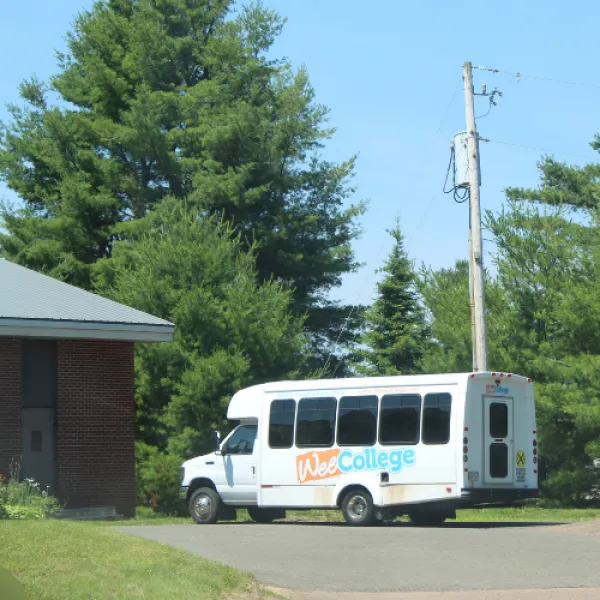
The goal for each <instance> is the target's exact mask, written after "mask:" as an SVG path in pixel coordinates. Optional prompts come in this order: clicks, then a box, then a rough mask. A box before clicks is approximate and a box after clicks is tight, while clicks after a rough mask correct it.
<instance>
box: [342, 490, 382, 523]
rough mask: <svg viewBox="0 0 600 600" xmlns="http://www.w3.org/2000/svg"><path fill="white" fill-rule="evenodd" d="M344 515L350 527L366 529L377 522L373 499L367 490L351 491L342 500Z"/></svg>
mask: <svg viewBox="0 0 600 600" xmlns="http://www.w3.org/2000/svg"><path fill="white" fill-rule="evenodd" d="M342 514H343V515H344V519H345V521H346V523H348V525H352V526H354V527H361V526H362V527H365V526H367V525H372V524H373V521H374V520H375V507H374V506H373V498H371V494H369V492H367V490H363V489H354V490H350V491H349V492H348V493H347V494H346V495H345V496H344V499H343V500H342Z"/></svg>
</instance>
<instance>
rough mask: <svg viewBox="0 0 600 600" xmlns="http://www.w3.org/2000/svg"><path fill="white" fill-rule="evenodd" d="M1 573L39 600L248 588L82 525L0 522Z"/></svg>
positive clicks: (151, 598)
mask: <svg viewBox="0 0 600 600" xmlns="http://www.w3.org/2000/svg"><path fill="white" fill-rule="evenodd" d="M0 567H3V568H4V569H6V570H7V571H9V572H10V573H12V574H13V575H14V576H15V577H16V578H17V579H18V580H19V581H20V582H21V583H22V584H24V585H25V586H26V589H27V591H28V593H29V595H30V597H31V598H36V599H39V600H91V599H93V600H108V599H113V598H119V599H123V598H124V599H127V600H136V599H138V598H139V599H144V600H164V599H165V598H177V600H187V599H190V600H191V599H192V598H193V599H194V600H209V599H215V600H216V599H220V598H224V597H227V596H231V595H234V594H235V595H237V594H238V593H244V592H245V590H249V589H250V588H253V587H254V584H253V583H252V579H251V577H250V576H249V575H246V574H243V573H240V572H238V571H236V570H234V569H231V568H229V567H225V566H223V565H220V564H217V563H213V562H211V561H208V560H205V559H202V558H199V557H196V556H193V555H192V554H189V553H188V552H184V551H182V550H176V549H174V548H171V547H170V546H167V545H164V544H159V543H157V542H152V541H149V540H143V539H140V538H136V537H134V536H129V535H127V534H123V533H119V532H117V531H112V530H109V529H107V528H104V527H96V526H93V525H92V524H90V523H81V522H68V521H55V520H45V521H0ZM261 595H262V594H261Z"/></svg>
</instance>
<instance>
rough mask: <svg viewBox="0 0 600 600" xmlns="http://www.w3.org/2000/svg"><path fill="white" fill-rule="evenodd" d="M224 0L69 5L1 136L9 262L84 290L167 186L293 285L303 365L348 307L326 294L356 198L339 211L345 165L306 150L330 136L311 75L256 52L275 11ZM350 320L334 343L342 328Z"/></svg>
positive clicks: (341, 268)
mask: <svg viewBox="0 0 600 600" xmlns="http://www.w3.org/2000/svg"><path fill="white" fill-rule="evenodd" d="M232 6H233V2H232V1H231V0H161V1H160V2H157V1H154V0H103V1H100V2H97V3H96V4H95V5H94V8H93V9H92V10H91V11H90V12H84V13H83V14H81V15H80V16H79V17H78V18H77V20H76V22H75V26H74V30H73V32H72V33H71V34H70V35H69V36H68V46H69V51H68V53H67V54H65V55H63V56H61V57H60V70H59V72H58V74H57V75H56V76H55V77H53V78H52V80H51V82H50V84H51V87H52V89H53V91H55V92H56V93H57V94H58V97H59V100H60V101H59V103H58V104H56V105H51V104H50V102H49V100H48V96H47V94H46V91H47V90H46V86H45V85H44V84H43V83H41V82H39V81H37V80H35V79H32V80H29V81H26V82H25V83H24V84H23V85H22V86H21V96H22V98H23V100H24V102H25V106H24V107H23V108H20V107H12V109H11V112H12V121H11V122H10V123H9V124H8V125H6V126H5V127H4V128H3V129H2V130H0V177H2V178H3V179H4V181H6V183H7V184H8V186H9V187H10V188H12V189H13V190H14V191H15V192H16V193H17V194H18V195H19V196H20V197H21V199H22V200H23V202H24V204H25V208H24V209H23V210H17V211H12V210H10V209H8V208H7V209H6V210H5V211H4V214H3V220H4V227H5V229H6V230H7V232H8V234H7V235H3V236H1V237H0V247H1V248H2V251H3V252H4V253H5V254H6V255H7V256H9V257H10V258H12V259H14V260H17V261H18V262H20V263H22V264H24V265H26V266H29V267H31V268H34V269H36V270H39V271H45V272H47V273H49V274H51V275H54V276H56V277H59V278H61V279H64V280H66V281H68V282H70V283H73V284H76V285H79V286H81V287H84V288H87V289H93V287H94V277H95V265H96V263H97V262H98V261H99V260H101V259H103V258H107V257H110V256H111V255H112V251H113V247H114V244H115V243H116V242H117V241H118V240H121V239H127V238H128V236H130V235H131V234H130V231H131V225H132V223H135V222H136V221H137V220H139V219H141V218H143V217H144V216H145V215H146V214H148V212H150V211H152V210H154V208H155V207H156V205H157V203H160V201H161V200H162V199H163V198H165V197H167V196H172V197H174V198H177V199H178V200H180V201H183V200H185V201H186V202H187V203H188V205H189V206H191V205H192V204H194V205H196V206H197V207H198V208H199V210H202V211H206V212H207V213H208V214H212V215H216V216H217V217H218V218H223V219H225V220H229V221H231V222H232V223H233V224H234V227H235V229H236V231H237V232H239V233H240V234H241V235H242V237H241V240H242V243H243V244H244V246H245V247H246V248H250V247H254V246H255V244H257V246H256V268H257V271H258V276H259V278H260V279H261V280H264V281H267V280H270V279H271V278H273V277H274V278H276V279H278V280H280V281H282V282H283V283H284V284H285V285H287V286H289V287H290V289H293V290H294V292H293V303H292V308H293V310H294V313H295V314H296V315H298V316H300V315H302V316H304V314H305V313H307V320H306V326H307V329H308V331H310V332H311V334H312V336H313V350H314V352H315V354H316V361H317V363H319V364H322V362H323V360H322V358H321V357H320V355H321V354H326V353H327V352H328V350H329V346H330V343H331V340H332V339H335V338H336V337H337V335H338V333H339V332H340V331H341V327H342V322H343V319H344V317H345V316H346V315H347V314H348V310H347V308H346V307H342V306H339V305H337V304H336V303H332V302H330V301H329V300H328V293H329V291H330V289H331V288H332V287H335V286H338V285H340V283H341V277H342V275H343V274H344V273H347V272H351V271H353V270H355V268H356V267H357V263H356V262H355V260H354V256H353V252H352V249H351V242H352V240H353V239H354V238H355V237H356V236H357V234H358V229H357V226H356V220H357V217H358V216H359V215H360V214H361V213H362V212H363V210H364V206H363V205H361V204H359V205H356V206H350V207H348V206H347V200H348V199H349V197H350V196H351V195H352V194H353V192H354V190H353V188H352V186H351V185H350V179H351V177H352V175H353V172H354V160H353V159H352V158H350V159H349V160H348V161H347V162H343V163H341V164H335V163H331V162H327V161H325V160H323V159H322V158H321V157H320V155H319V151H320V149H321V148H322V146H323V144H324V143H325V142H326V140H327V139H328V138H329V137H330V136H331V135H332V133H333V130H332V129H328V128H327V127H326V119H327V110H326V109H325V108H324V107H323V106H321V105H319V104H317V103H316V102H315V100H314V96H315V93H314V90H313V89H312V87H311V85H310V82H309V79H308V74H307V73H306V71H305V70H304V69H300V70H298V71H296V72H294V71H292V69H291V67H290V66H289V64H287V63H286V62H284V61H280V60H271V59H269V58H267V53H268V51H269V50H270V48H271V46H272V44H273V42H274V40H275V39H276V37H277V36H278V35H279V33H280V31H281V29H282V26H283V20H282V19H281V18H280V17H279V16H278V15H277V14H275V13H274V12H273V11H271V10H268V9H266V8H264V7H263V6H261V5H260V4H251V5H249V6H247V7H243V8H241V9H240V10H239V11H238V12H237V14H234V13H233V11H232ZM352 335H353V332H352V330H351V329H350V330H349V331H348V332H347V333H346V334H345V335H344V336H343V337H342V341H346V339H350V338H352Z"/></svg>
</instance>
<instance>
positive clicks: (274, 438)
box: [269, 400, 296, 448]
mask: <svg viewBox="0 0 600 600" xmlns="http://www.w3.org/2000/svg"><path fill="white" fill-rule="evenodd" d="M295 416H296V401H295V400H273V402H271V413H270V415H269V446H270V447H271V448H291V447H292V445H293V443H294V418H295Z"/></svg>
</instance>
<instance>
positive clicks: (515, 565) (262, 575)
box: [118, 522, 600, 598]
mask: <svg viewBox="0 0 600 600" xmlns="http://www.w3.org/2000/svg"><path fill="white" fill-rule="evenodd" d="M118 529H120V530H121V531H123V532H125V533H129V534H134V535H138V536H141V537H145V538H149V539H153V540H157V541H159V542H164V543H167V544H171V545H173V546H176V547H178V548H183V549H185V550H189V551H190V552H193V553H194V554H197V555H199V556H203V557H206V558H210V559H213V560H216V561H219V562H221V563H225V564H227V565H230V566H232V567H235V568H237V569H241V570H243V571H248V572H251V573H253V574H254V575H255V576H256V578H257V579H258V581H259V582H261V583H264V584H266V585H271V586H275V587H279V588H284V589H289V590H299V591H304V592H314V591H322V592H363V593H368V592H390V591H413V590H421V591H436V590H439V591H444V590H454V591H459V590H510V589H513V590H517V589H522V590H526V589H530V590H533V589H536V588H538V589H539V588H576V587H587V588H595V587H598V588H600V535H598V534H600V523H596V524H595V525H591V524H585V525H573V526H571V525H567V526H564V525H548V524H545V525H543V526H540V525H535V524H524V523H514V524H464V523H457V524H447V525H445V526H444V527H441V528H437V529H420V528H417V527H413V526H411V525H408V524H400V523H399V524H394V525H392V526H387V527H373V528H365V529H362V528H351V527H347V526H346V525H343V524H340V525H337V524H307V523H285V522H284V523H279V524H273V525H260V524H254V523H231V524H228V523H223V524H218V525H164V526H141V527H140V526H134V527H121V528H118ZM589 591H590V592H591V590H589ZM598 594H599V596H597V597H600V591H599V592H598ZM367 596H368V595H367ZM367 596H365V597H367ZM490 597H491V596H490ZM515 597H517V596H515ZM565 597H567V598H568V597H570V596H568V595H567V596H565ZM573 597H575V596H573ZM578 597H582V598H583V596H578Z"/></svg>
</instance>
